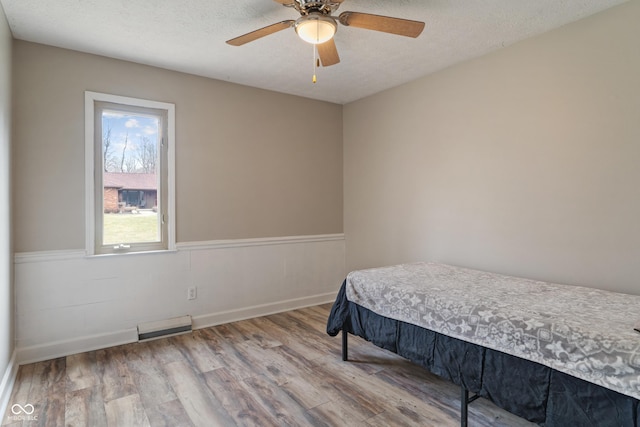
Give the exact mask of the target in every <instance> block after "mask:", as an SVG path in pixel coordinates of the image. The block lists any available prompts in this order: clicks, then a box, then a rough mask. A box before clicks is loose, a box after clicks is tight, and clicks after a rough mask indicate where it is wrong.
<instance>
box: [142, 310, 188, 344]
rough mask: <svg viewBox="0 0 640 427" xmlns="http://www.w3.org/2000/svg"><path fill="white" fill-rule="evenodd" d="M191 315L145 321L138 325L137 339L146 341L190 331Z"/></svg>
mask: <svg viewBox="0 0 640 427" xmlns="http://www.w3.org/2000/svg"><path fill="white" fill-rule="evenodd" d="M191 330H192V324H191V316H181V317H174V318H173V319H166V320H158V321H156V322H145V323H141V324H139V325H138V341H148V340H152V339H155V338H164V337H168V336H171V335H178V334H185V333H187V332H191Z"/></svg>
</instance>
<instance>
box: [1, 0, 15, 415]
mask: <svg viewBox="0 0 640 427" xmlns="http://www.w3.org/2000/svg"><path fill="white" fill-rule="evenodd" d="M10 140H11V33H10V32H9V26H8V25H7V21H6V18H5V15H4V10H3V9H2V5H0V236H1V237H0V384H1V383H2V378H3V376H4V375H5V372H6V371H7V369H8V368H10V367H9V361H10V359H11V355H12V353H13V347H14V339H13V329H14V328H13V324H14V321H13V274H12V271H13V269H12V266H13V254H12V250H11V240H12V239H11V234H12V233H11V161H10V160H11V144H10ZM6 392H7V393H8V390H7V391H6ZM3 409H4V408H3V390H2V387H0V416H2V411H3Z"/></svg>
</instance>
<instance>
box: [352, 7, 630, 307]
mask: <svg viewBox="0 0 640 427" xmlns="http://www.w3.org/2000/svg"><path fill="white" fill-rule="evenodd" d="M639 20H640V2H637V1H634V2H629V3H627V4H624V5H622V6H619V7H616V8H614V9H611V10H608V11H605V12H602V13H600V14H598V15H595V16H593V17H590V18H587V19H585V20H582V21H579V22H577V23H574V24H571V25H568V26H565V27H563V28H560V29H558V30H556V31H553V32H550V33H547V34H545V35H542V36H540V37H537V38H534V39H530V40H527V41H524V42H521V43H518V44H516V45H514V46H511V47H509V48H506V49H503V50H501V51H498V52H495V53H493V54H490V55H487V56H484V57H481V58H479V59H476V60H473V61H470V62H467V63H464V64H460V65H458V66H454V67H452V68H449V69H447V70H444V71H442V72H439V73H437V74H434V75H431V76H428V77H425V78H422V79H420V80H417V81H414V82H412V83H410V84H407V85H404V86H402V87H399V88H395V89H393V90H389V91H386V92H383V93H380V94H378V95H375V96H372V97H369V98H366V99H363V100H360V101H358V102H354V103H352V104H349V105H347V106H345V109H344V119H343V120H344V145H345V148H344V179H345V184H344V193H345V234H346V239H347V269H356V268H363V267H368V266H377V265H384V264H393V263H399V262H408V261H416V260H434V261H441V262H448V263H452V264H458V265H462V266H468V267H476V268H481V269H487V270H493V271H497V272H503V273H508V274H516V275H521V276H525V277H531V278H539V279H547V280H552V281H557V282H563V283H573V284H584V285H589V286H597V287H602V288H607V289H613V290H618V291H622V292H629V293H635V294H640V283H639V282H638V278H639V277H640V262H639V261H638V260H640V222H639V221H640V166H639V165H640V80H639V79H640V44H639V43H638V40H640V25H638V21H639Z"/></svg>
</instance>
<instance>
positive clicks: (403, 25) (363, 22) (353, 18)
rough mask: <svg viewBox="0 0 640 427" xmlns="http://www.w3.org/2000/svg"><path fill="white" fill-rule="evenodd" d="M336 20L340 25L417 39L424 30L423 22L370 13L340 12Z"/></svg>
mask: <svg viewBox="0 0 640 427" xmlns="http://www.w3.org/2000/svg"><path fill="white" fill-rule="evenodd" d="M338 19H339V20H340V23H341V24H342V25H346V26H352V27H357V28H364V29H366V30H375V31H382V32H384V33H391V34H397V35H399V36H406V37H413V38H415V37H418V36H419V35H420V34H421V33H422V30H423V29H424V22H420V21H411V20H409V19H401V18H392V17H390V16H380V15H372V14H370V13H360V12H342V13H341V14H340V16H339V18H338Z"/></svg>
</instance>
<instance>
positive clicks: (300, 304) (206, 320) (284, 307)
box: [193, 292, 337, 329]
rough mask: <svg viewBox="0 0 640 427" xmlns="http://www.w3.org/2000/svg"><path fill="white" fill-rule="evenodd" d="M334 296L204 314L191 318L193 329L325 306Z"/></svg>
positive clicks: (330, 294)
mask: <svg viewBox="0 0 640 427" xmlns="http://www.w3.org/2000/svg"><path fill="white" fill-rule="evenodd" d="M336 295H337V292H329V293H326V294H322V295H314V296H310V297H304V298H296V299H290V300H286V301H280V302H276V303H271V304H261V305H256V306H253V307H245V308H240V309H237V310H228V311H223V312H220V313H212V314H205V315H202V316H197V317H194V318H193V329H201V328H208V327H209V326H216V325H222V324H224V323H230V322H237V321H239V320H245V319H251V318H254V317H261V316H268V315H270V314H275V313H282V312H283V311H290V310H297V309H299V308H304V307H310V306H313V305H320V304H325V303H328V302H333V301H335V299H336Z"/></svg>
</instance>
